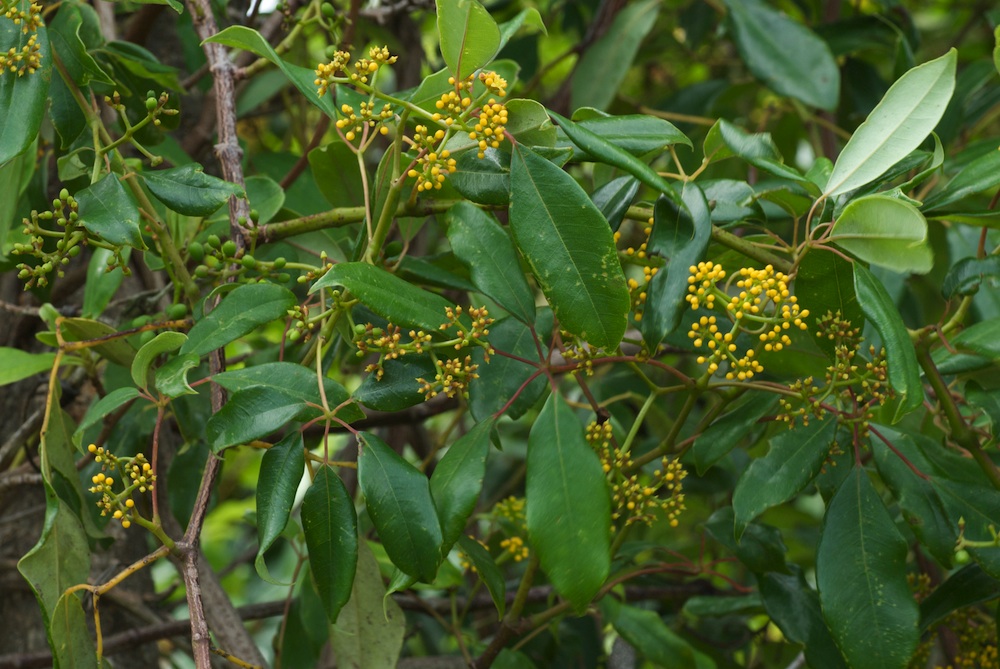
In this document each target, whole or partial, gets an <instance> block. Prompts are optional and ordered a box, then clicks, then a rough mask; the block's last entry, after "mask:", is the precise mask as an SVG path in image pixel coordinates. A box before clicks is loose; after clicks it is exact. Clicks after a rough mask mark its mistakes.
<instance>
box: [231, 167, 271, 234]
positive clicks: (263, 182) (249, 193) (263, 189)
mask: <svg viewBox="0 0 1000 669" xmlns="http://www.w3.org/2000/svg"><path fill="white" fill-rule="evenodd" d="M246 186H247V187H246V197H247V202H248V203H249V204H250V207H251V209H256V210H257V224H258V225H264V224H265V223H268V222H269V221H270V220H271V219H272V218H274V217H275V216H276V215H277V213H278V212H279V211H281V208H282V207H283V206H284V205H285V189H284V188H282V187H281V184H279V183H278V182H277V181H275V180H274V179H272V178H271V177H268V176H261V175H259V174H255V175H254V176H251V177H247V179H246ZM222 217H223V218H224V219H226V220H228V219H229V209H228V207H227V208H225V209H224V210H223V214H222Z"/></svg>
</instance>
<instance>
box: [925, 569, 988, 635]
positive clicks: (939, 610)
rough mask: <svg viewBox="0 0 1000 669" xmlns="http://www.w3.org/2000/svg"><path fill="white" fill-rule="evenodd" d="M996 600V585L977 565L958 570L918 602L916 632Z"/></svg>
mask: <svg viewBox="0 0 1000 669" xmlns="http://www.w3.org/2000/svg"><path fill="white" fill-rule="evenodd" d="M997 597H1000V581H997V580H996V579H995V578H993V577H992V576H990V575H989V574H987V573H986V572H984V571H983V569H982V567H980V566H979V565H978V564H970V565H966V566H964V567H962V568H961V569H959V570H958V571H956V572H955V573H953V574H952V575H951V576H949V577H948V580H946V581H945V582H944V583H942V584H940V585H939V586H938V587H936V588H935V589H934V592H932V593H931V594H930V595H928V596H927V598H926V599H924V600H923V601H921V602H920V631H921V632H924V631H926V630H927V629H929V628H930V627H932V626H933V625H935V624H936V623H938V622H940V621H942V620H944V619H945V618H946V617H947V616H948V615H949V614H950V613H952V612H953V611H957V610H959V609H964V608H966V607H969V606H975V605H976V604H981V603H983V602H987V601H990V600H993V599H996V598H997Z"/></svg>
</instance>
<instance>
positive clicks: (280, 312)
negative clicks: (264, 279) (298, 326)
mask: <svg viewBox="0 0 1000 669" xmlns="http://www.w3.org/2000/svg"><path fill="white" fill-rule="evenodd" d="M296 304H298V299H297V298H296V297H295V295H293V294H292V292H291V291H289V290H288V289H287V288H282V287H281V286H279V285H277V284H273V283H247V284H243V285H242V286H239V287H238V288H236V289H234V290H233V291H232V292H230V293H229V294H228V295H226V296H225V297H224V298H223V300H222V302H220V303H219V305H218V306H217V307H215V308H214V309H212V311H211V312H209V313H208V315H207V316H205V317H204V318H202V319H201V320H200V321H198V322H197V323H195V324H194V327H193V328H191V331H190V332H188V340H187V342H185V343H184V346H182V347H181V355H186V354H188V353H193V354H195V355H198V356H202V355H205V354H206V353H208V352H209V351H213V350H215V349H217V348H221V347H223V346H225V345H226V344H228V343H229V342H231V341H233V340H235V339H238V338H240V337H242V336H244V335H246V334H249V333H251V332H253V331H254V330H255V329H257V328H258V327H260V326H261V325H264V324H265V323H270V322H271V321H273V320H275V319H278V318H283V317H285V316H286V315H287V311H288V310H289V309H291V308H292V307H294V306H295V305H296Z"/></svg>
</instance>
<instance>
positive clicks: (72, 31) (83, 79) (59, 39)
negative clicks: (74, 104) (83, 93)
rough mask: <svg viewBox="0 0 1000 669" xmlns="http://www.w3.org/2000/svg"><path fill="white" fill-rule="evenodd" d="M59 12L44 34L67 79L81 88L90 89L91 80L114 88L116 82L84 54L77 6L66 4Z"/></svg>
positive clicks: (81, 21) (86, 53) (81, 23)
mask: <svg viewBox="0 0 1000 669" xmlns="http://www.w3.org/2000/svg"><path fill="white" fill-rule="evenodd" d="M59 9H60V11H59V12H57V13H56V17H55V19H54V20H53V21H52V22H51V23H50V24H49V26H48V31H47V32H48V36H49V39H50V40H51V42H52V49H54V50H55V52H56V54H58V56H59V59H60V60H61V61H62V64H63V66H64V67H65V68H66V72H68V73H69V76H70V79H71V80H72V81H73V82H74V84H75V85H76V86H79V87H81V88H82V87H84V86H89V85H90V82H91V81H93V80H96V81H99V82H101V83H102V84H107V85H109V86H113V85H114V83H115V82H114V81H113V80H112V79H111V78H110V77H109V76H108V75H107V73H106V72H105V71H104V70H102V69H101V66H100V65H98V64H97V61H95V60H94V58H93V56H91V55H90V54H89V53H88V52H87V46H86V45H85V44H84V43H83V40H82V39H81V37H80V29H81V28H82V27H83V17H82V16H81V9H80V6H79V5H73V4H67V5H64V6H61V7H60V8H59ZM77 113H79V112H77Z"/></svg>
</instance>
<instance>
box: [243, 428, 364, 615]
mask: <svg viewBox="0 0 1000 669" xmlns="http://www.w3.org/2000/svg"><path fill="white" fill-rule="evenodd" d="M298 441H299V443H298V444H297V446H298V449H297V450H298V451H299V453H300V454H301V453H302V449H301V437H300V438H299V440H298ZM298 471H299V474H300V475H301V469H300V470H298ZM297 483H298V481H296V484H297ZM291 492H292V498H293V499H294V494H295V490H294V488H293V489H292V491H291ZM286 519H287V516H286ZM302 530H303V532H304V533H305V536H306V548H308V549H309V569H310V571H311V572H312V575H313V580H314V582H315V584H316V592H317V593H318V594H319V597H320V599H321V600H322V602H323V608H324V609H325V610H326V616H327V618H328V619H329V620H330V623H331V624H336V622H337V618H338V617H339V615H340V611H341V609H343V607H344V605H345V604H347V601H348V600H349V599H350V598H351V590H352V588H353V587H354V578H355V572H356V569H357V564H358V518H357V515H355V512H354V501H353V500H352V499H351V496H350V495H349V494H348V493H347V488H345V487H344V483H343V481H341V480H340V477H339V476H337V473H336V472H335V471H334V470H333V469H332V468H330V467H328V466H325V465H324V466H322V467H320V469H319V471H317V472H316V476H315V477H314V478H313V482H312V485H310V486H309V489H308V490H306V494H305V497H303V498H302ZM262 548H263V546H262ZM258 555H259V554H258Z"/></svg>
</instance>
